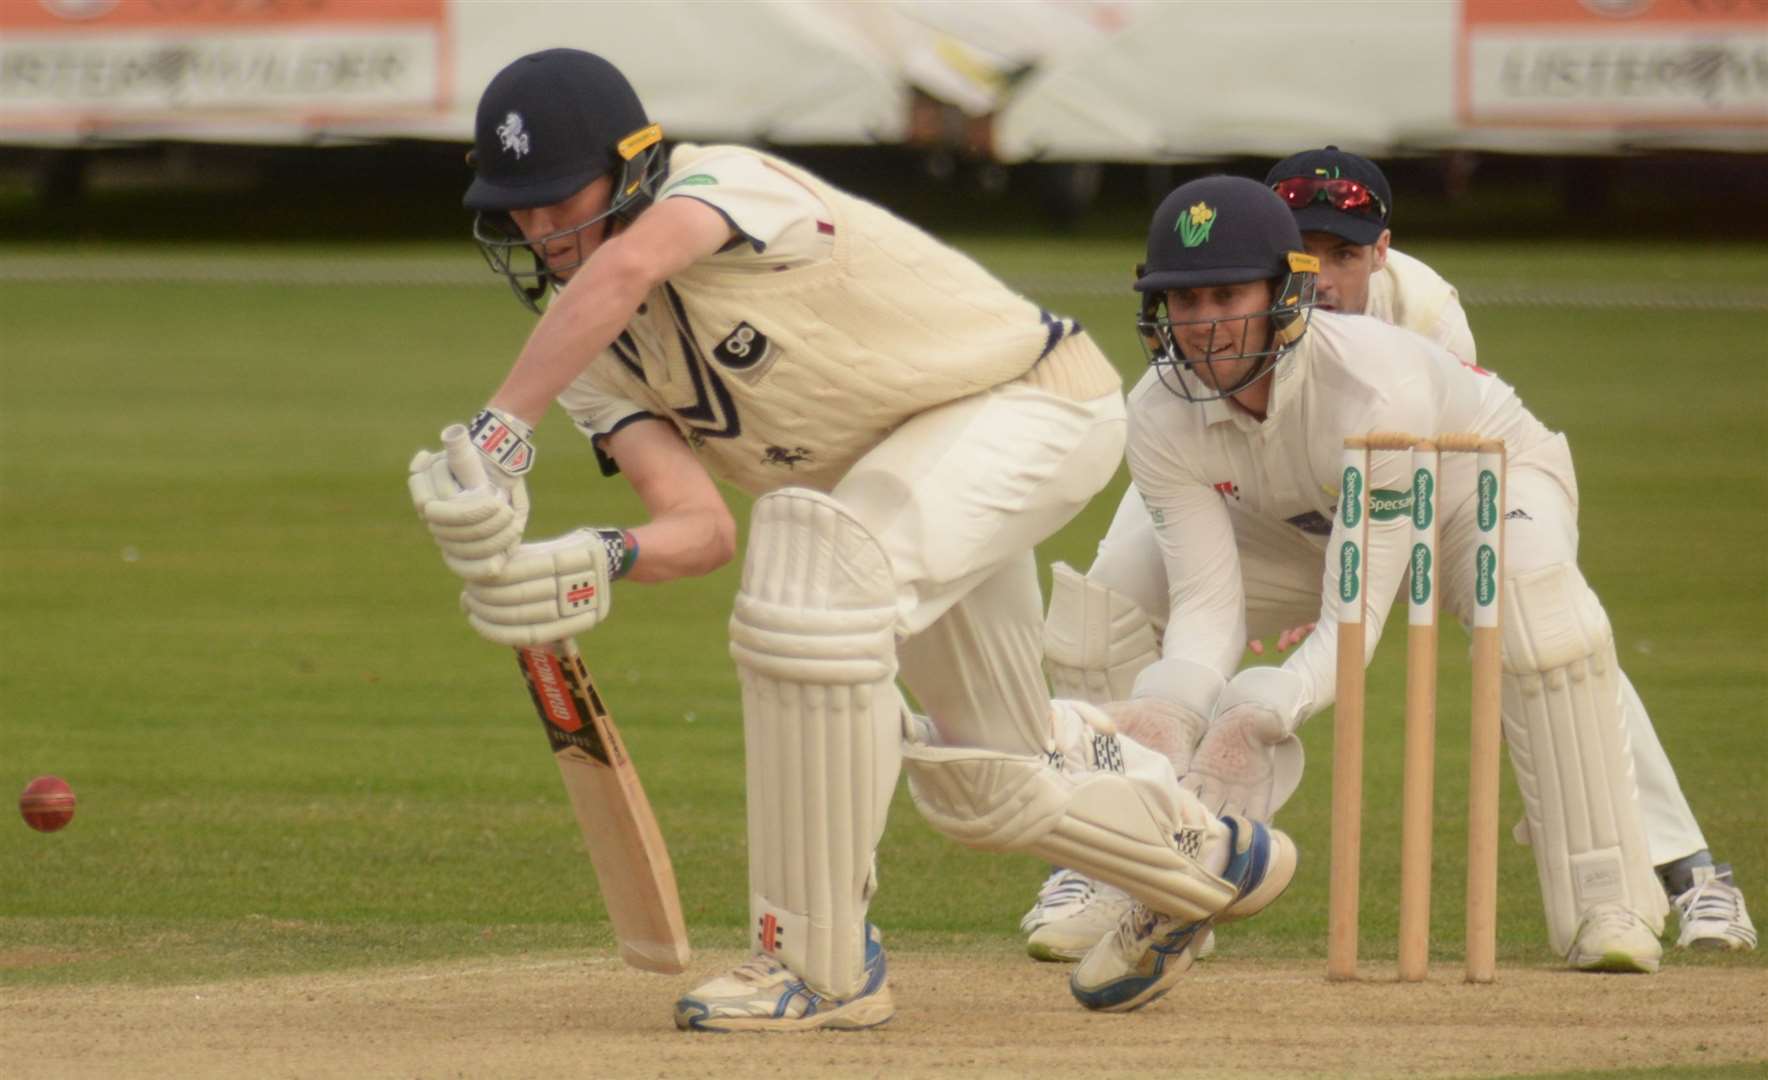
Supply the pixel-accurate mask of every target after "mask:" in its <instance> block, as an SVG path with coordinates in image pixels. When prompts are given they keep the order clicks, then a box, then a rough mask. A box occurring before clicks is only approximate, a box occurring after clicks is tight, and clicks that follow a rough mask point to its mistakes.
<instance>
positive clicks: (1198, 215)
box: [1173, 202, 1216, 248]
mask: <svg viewBox="0 0 1768 1080" xmlns="http://www.w3.org/2000/svg"><path fill="white" fill-rule="evenodd" d="M1215 223H1216V212H1215V208H1214V207H1212V206H1210V205H1209V204H1208V203H1201V202H1200V203H1196V204H1195V205H1193V206H1192V207H1191V209H1190V210H1188V211H1186V212H1185V213H1183V214H1180V215H1179V219H1178V220H1177V221H1175V222H1173V231H1175V232H1177V233H1178V234H1179V240H1180V241H1182V242H1183V243H1184V245H1185V246H1186V247H1188V248H1194V247H1197V246H1198V245H1200V244H1207V243H1209V231H1210V230H1211V229H1213V228H1215Z"/></svg>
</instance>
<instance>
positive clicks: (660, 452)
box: [410, 49, 1296, 1031]
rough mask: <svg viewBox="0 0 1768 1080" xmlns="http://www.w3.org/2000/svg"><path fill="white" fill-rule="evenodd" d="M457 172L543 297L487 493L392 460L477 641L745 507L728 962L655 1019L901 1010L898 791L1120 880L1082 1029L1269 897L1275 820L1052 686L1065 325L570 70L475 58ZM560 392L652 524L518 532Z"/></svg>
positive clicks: (1082, 415) (580, 629)
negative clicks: (732, 490) (890, 890)
mask: <svg viewBox="0 0 1768 1080" xmlns="http://www.w3.org/2000/svg"><path fill="white" fill-rule="evenodd" d="M474 162H475V170H476V172H475V177H474V179H473V182H472V184H471V186H470V187H469V188H468V190H467V193H466V197H465V203H466V205H467V207H468V208H469V209H472V210H474V211H477V219H476V223H475V227H474V231H475V235H476V237H477V240H478V242H479V244H480V246H481V248H482V249H483V251H484V253H485V255H486V257H487V259H488V260H489V261H490V263H491V265H492V266H493V267H494V268H495V269H497V270H499V271H500V272H502V273H503V274H504V275H505V276H506V277H507V278H508V280H509V281H510V283H511V285H512V286H513V287H514V289H515V291H516V294H517V295H518V297H519V298H520V299H521V300H522V301H523V302H524V303H526V304H528V305H529V306H531V307H533V308H535V309H536V310H542V309H543V310H544V314H543V315H542V316H541V318H540V320H539V322H538V323H537V324H536V326H535V328H534V331H533V334H532V335H531V336H530V338H529V339H528V342H527V344H526V346H525V347H524V348H523V349H522V351H521V353H520V355H519V356H518V357H517V359H516V361H515V364H514V366H513V368H512V369H511V370H510V372H509V374H508V376H507V378H505V380H504V381H503V383H502V385H501V386H500V387H499V388H498V389H497V390H496V392H495V393H494V394H493V395H492V397H491V399H490V402H489V404H488V405H487V406H486V408H485V409H484V410H483V411H481V412H480V413H479V414H478V415H477V416H476V417H475V418H474V419H473V420H472V421H471V423H470V424H469V425H468V428H469V430H470V431H471V433H472V435H473V442H474V444H475V445H476V446H477V447H478V449H479V450H480V452H481V453H482V454H483V455H484V457H485V460H486V464H487V466H488V467H489V471H490V473H491V477H492V479H491V482H490V483H489V484H487V485H485V486H479V487H471V488H463V487H462V486H461V484H460V482H459V479H458V478H457V477H455V476H454V475H453V474H452V473H451V472H450V470H449V469H448V467H447V462H446V459H445V457H443V455H441V454H439V453H434V452H427V453H420V454H419V455H418V456H417V457H416V458H415V459H414V460H413V462H412V475H411V478H410V488H411V492H412V495H413V499H414V502H415V504H416V506H417V508H418V512H419V514H420V516H421V517H422V519H423V520H424V521H425V523H426V524H427V525H428V527H429V528H430V530H431V533H432V535H433V536H434V538H435V540H436V542H437V543H438V545H439V546H440V547H441V549H442V553H443V557H444V561H445V562H446V564H447V565H448V566H449V567H450V568H451V569H453V570H454V571H455V572H456V573H457V574H458V576H459V577H460V579H461V582H462V585H463V587H464V591H463V594H462V602H463V606H464V608H465V610H466V612H467V617H468V620H469V622H470V623H471V625H472V626H473V628H474V629H475V630H476V631H477V632H478V633H480V634H481V635H482V636H484V637H486V638H487V639H489V640H491V641H493V642H496V643H499V644H503V645H521V644H532V643H536V642H544V641H549V640H554V639H557V638H561V637H565V636H569V635H574V634H582V633H585V632H588V631H589V630H591V629H593V628H595V627H596V626H598V625H600V624H601V623H602V622H603V621H604V620H606V619H607V618H608V616H609V614H610V604H611V600H612V593H613V590H612V585H613V584H614V583H615V582H622V581H623V582H664V581H670V580H674V579H677V578H683V577H690V576H694V575H699V574H704V573H707V572H709V571H711V570H713V569H715V568H716V567H718V566H720V565H722V564H723V563H725V562H727V561H728V560H729V559H731V558H732V557H733V555H734V551H735V539H734V537H735V535H736V528H735V523H734V521H733V518H732V515H731V511H730V510H729V508H728V507H727V506H726V504H725V503H724V500H723V498H722V496H721V495H720V494H719V489H718V487H717V486H716V484H715V479H716V480H722V481H724V482H726V483H729V484H731V485H733V486H735V487H737V488H739V489H741V490H743V491H744V492H746V493H748V494H750V495H752V496H754V497H755V501H754V505H753V508H752V510H751V513H750V528H749V537H748V548H747V552H746V554H745V558H744V562H743V572H742V579H741V584H740V587H739V588H738V591H737V595H736V597H735V600H734V603H733V607H732V612H731V617H730V623H729V627H730V642H731V643H730V653H731V656H732V658H733V660H734V661H735V663H736V666H737V673H738V676H739V680H740V682H741V685H742V711H743V727H744V737H745V755H744V757H745V769H746V784H747V802H748V812H747V826H748V851H749V876H748V882H747V889H748V896H749V905H750V922H749V928H750V943H751V947H752V949H753V956H752V957H751V958H750V959H748V960H747V961H745V962H744V963H742V964H740V965H738V966H737V967H736V968H735V969H734V970H731V971H729V972H725V973H723V974H720V975H717V976H716V977H713V978H711V979H709V980H707V981H706V982H704V983H702V984H701V985H700V986H698V987H697V988H695V989H693V990H691V991H689V992H688V993H687V994H685V995H684V996H683V997H682V998H681V999H680V1000H679V1001H678V1002H677V1004H676V1007H675V1023H676V1024H677V1026H678V1027H681V1028H683V1029H686V1030H690V1031H732V1030H775V1031H797V1030H809V1029H816V1028H864V1027H871V1026H875V1025H877V1024H881V1023H884V1022H885V1021H887V1020H889V1019H890V1017H891V1015H892V1013H893V1008H894V1007H893V1005H892V1000H891V994H890V988H889V985H888V980H887V975H886V965H885V953H884V949H883V945H882V937H881V934H880V932H879V931H878V929H877V928H876V927H875V926H873V925H871V923H870V922H869V921H868V919H867V910H868V905H869V903H870V901H871V899H872V896H873V895H874V893H875V890H876V888H877V872H876V864H875V860H874V855H875V852H876V848H877V844H878V841H879V838H880V836H881V834H882V832H883V829H884V824H885V812H886V810H887V808H888V806H889V803H890V799H891V795H892V793H893V791H894V790H895V786H896V781H897V777H898V774H899V772H901V771H904V770H906V771H907V773H908V776H909V781H910V786H911V791H912V793H913V795H914V799H915V802H916V805H917V807H918V808H919V809H920V810H921V812H922V813H923V814H925V815H926V816H927V818H928V819H929V820H930V821H931V822H932V823H933V824H934V825H935V826H937V827H938V828H940V829H941V830H943V831H945V832H946V833H948V834H949V835H951V836H953V837H955V838H957V839H959V840H960V841H962V842H964V843H966V844H970V845H972V846H975V847H979V848H984V849H989V850H999V851H1022V852H1029V853H1034V854H1037V855H1039V856H1040V857H1043V858H1046V859H1049V860H1051V861H1054V862H1061V863H1063V864H1064V865H1070V866H1075V867H1077V868H1080V869H1082V870H1083V871H1084V872H1086V873H1088V874H1089V875H1092V876H1094V877H1097V878H1099V879H1101V880H1104V881H1109V882H1112V883H1113V884H1115V885H1117V886H1120V887H1122V888H1124V889H1125V890H1127V892H1128V893H1129V894H1130V895H1131V896H1133V897H1134V903H1132V905H1130V907H1129V909H1128V910H1127V911H1126V912H1125V915H1124V918H1123V923H1122V925H1123V929H1122V932H1121V933H1119V934H1117V935H1114V936H1113V937H1112V938H1111V940H1109V941H1102V942H1101V943H1100V945H1099V947H1098V948H1097V949H1095V950H1094V951H1093V952H1092V953H1090V954H1089V955H1088V956H1087V957H1086V958H1085V959H1084V960H1083V961H1082V962H1081V964H1080V965H1079V966H1078V968H1077V969H1076V971H1075V974H1074V977H1073V978H1072V979H1071V981H1070V989H1071V991H1072V993H1073V995H1074V996H1075V997H1076V998H1077V999H1078V1000H1079V1001H1080V1002H1081V1004H1082V1005H1083V1006H1085V1007H1087V1008H1091V1009H1098V1010H1107V1011H1119V1010H1128V1009H1134V1008H1138V1007H1140V1006H1142V1005H1145V1004H1147V1003H1148V1002H1150V1001H1153V1000H1155V999H1157V998H1158V997H1160V996H1161V995H1162V994H1164V993H1166V992H1167V991H1168V990H1169V989H1170V988H1171V987H1172V985H1173V984H1174V983H1175V982H1176V980H1177V979H1178V978H1179V977H1180V976H1181V975H1182V974H1183V972H1184V970H1185V969H1186V967H1187V966H1188V965H1189V963H1190V960H1191V948H1192V946H1193V944H1194V942H1195V941H1196V940H1197V938H1198V936H1199V935H1200V934H1202V933H1205V932H1207V930H1208V928H1209V927H1210V926H1211V925H1212V924H1213V923H1214V922H1216V921H1220V920H1228V919H1236V918H1244V917H1246V916H1249V915H1252V914H1254V913H1256V912H1257V911H1259V910H1260V909H1262V908H1263V907H1265V906H1267V905H1268V904H1269V903H1271V902H1272V901H1273V900H1274V899H1275V898H1276V896H1277V895H1278V894H1279V893H1281V892H1282V891H1283V889H1284V888H1285V887H1286V886H1287V884H1288V882H1289V880H1290V878H1291V877H1292V876H1293V874H1294V869H1295V862H1296V853H1295V848H1294V845H1293V844H1292V843H1291V842H1290V841H1289V839H1288V837H1286V836H1284V835H1283V834H1282V833H1280V832H1277V831H1275V830H1273V829H1271V828H1269V827H1267V826H1265V825H1262V824H1256V823H1254V822H1251V821H1250V820H1247V819H1244V818H1236V817H1227V818H1221V817H1218V816H1216V815H1214V814H1212V813H1210V812H1209V811H1207V810H1205V809H1204V808H1203V806H1202V803H1201V802H1200V801H1199V800H1198V799H1197V797H1196V796H1195V795H1193V794H1192V793H1190V792H1188V791H1185V790H1184V789H1182V788H1181V787H1180V786H1179V784H1178V780H1177V777H1176V775H1175V774H1174V772H1173V770H1172V766H1171V763H1170V762H1169V761H1168V760H1167V759H1166V757H1165V756H1163V755H1161V754H1158V753H1154V752H1152V751H1148V750H1146V749H1144V748H1142V747H1139V746H1136V745H1134V744H1133V743H1130V742H1128V741H1127V740H1123V739H1120V738H1119V737H1118V736H1117V735H1116V734H1115V733H1114V731H1113V730H1112V727H1111V724H1110V722H1109V720H1108V719H1106V718H1105V717H1104V716H1103V714H1102V713H1100V712H1099V710H1097V709H1095V708H1093V707H1092V706H1090V705H1086V704H1084V703H1070V702H1060V703H1052V701H1051V700H1050V697H1049V693H1048V689H1047V687H1046V685H1045V682H1044V677H1043V673H1042V666H1041V665H1042V654H1043V644H1042V632H1041V631H1042V627H1041V622H1042V614H1041V598H1040V596H1039V592H1038V587H1037V576H1036V567H1035V564H1034V561H1033V546H1034V545H1035V544H1036V543H1037V542H1038V541H1040V540H1042V539H1043V538H1045V537H1047V536H1049V535H1050V534H1051V533H1052V532H1054V531H1055V530H1056V529H1058V528H1060V527H1061V526H1062V525H1063V524H1064V523H1066V522H1067V521H1068V520H1069V519H1070V518H1071V517H1072V516H1073V515H1074V514H1075V513H1076V512H1077V511H1078V510H1079V509H1080V508H1081V507H1082V506H1083V505H1085V503H1086V502H1087V501H1088V500H1089V499H1090V498H1091V497H1092V496H1093V495H1094V494H1095V493H1096V492H1097V491H1098V490H1099V488H1100V487H1101V486H1102V485H1104V483H1105V482H1106V481H1107V480H1108V479H1109V478H1110V476H1111V474H1112V472H1113V471H1114V470H1115V468H1116V465H1117V462H1118V461H1119V460H1120V458H1121V454H1122V448H1123V439H1124V416H1123V398H1122V395H1121V389H1120V383H1119V380H1118V377H1117V375H1116V372H1115V370H1114V369H1113V368H1112V367H1111V365H1110V364H1109V363H1108V362H1107V361H1106V359H1105V357H1104V356H1103V355H1102V354H1101V353H1100V352H1099V350H1098V348H1097V347H1096V346H1094V344H1093V342H1092V341H1091V339H1090V338H1089V337H1088V336H1087V335H1086V333H1085V332H1084V331H1082V330H1081V328H1080V327H1079V326H1078V325H1076V324H1075V323H1074V322H1073V321H1072V320H1069V319H1066V318H1063V317H1061V316H1059V315H1056V314H1053V313H1051V312H1048V311H1043V310H1040V309H1039V308H1038V307H1037V306H1036V305H1034V304H1032V303H1030V302H1029V301H1027V300H1025V299H1024V298H1022V297H1020V296H1018V295H1016V294H1014V293H1013V292H1011V291H1010V290H1008V289H1007V288H1005V287H1004V286H1002V285H1001V284H1000V283H999V282H998V281H996V280H995V279H994V278H993V277H991V276H990V275H989V274H988V273H987V272H985V271H984V270H983V269H982V268H981V267H979V266H978V265H977V264H975V263H974V262H972V261H971V260H970V259H968V258H966V257H965V256H963V255H961V254H960V253H958V252H956V251H954V250H952V249H950V248H948V247H945V246H944V245H942V244H940V243H939V242H937V241H936V240H934V239H932V238H931V237H929V236H927V235H926V234H925V233H922V232H920V231H919V230H917V229H915V228H914V227H912V226H910V225H909V224H907V223H906V222H904V221H902V220H900V219H898V218H897V217H895V216H893V215H892V214H890V213H888V212H886V211H885V210H883V209H881V208H879V207H877V206H875V205H872V204H871V203H868V202H865V201H862V200H860V199H858V198H855V197H853V196H852V195H849V194H847V193H845V192H843V191H841V190H839V189H837V188H835V187H833V186H831V185H829V184H827V183H825V182H824V181H822V180H821V179H819V178H818V177H816V176H814V175H812V174H810V173H809V172H806V171H805V170H803V169H800V168H798V167H796V166H794V165H792V164H790V163H788V162H786V161H783V160H781V159H779V158H776V157H773V156H771V155H768V154H764V153H760V152H758V151H754V150H750V149H746V148H741V147H735V146H692V145H680V146H676V147H674V148H673V149H666V148H665V146H664V144H663V142H662V133H661V129H660V128H659V127H658V126H657V125H656V124H655V123H653V122H652V121H651V120H650V119H649V118H648V117H647V115H646V114H645V111H644V108H643V105H642V104H641V102H640V100H639V98H638V96H637V94H636V93H635V92H634V90H633V88H632V86H631V85H630V84H629V83H628V81H627V80H626V78H625V77H624V76H623V75H622V74H621V73H620V72H619V70H618V69H617V68H615V67H614V65H612V64H610V63H609V62H607V61H606V60H604V59H602V58H600V57H598V56H594V55H592V54H589V53H585V52H580V51H577V50H571V49H552V50H547V51H544V52H539V53H534V54H532V55H529V56H525V57H522V58H520V59H518V60H516V61H515V62H514V63H512V64H510V65H509V66H508V67H506V68H504V69H503V70H502V71H501V72H499V73H498V74H497V76H496V77H495V78H494V79H493V80H492V81H491V83H490V85H489V86H488V88H487V89H486V91H485V93H484V95H483V97H482V98H481V100H480V103H479V108H478V115H477V120H476V127H475V145H474ZM555 400H556V401H558V403H559V404H560V405H561V406H562V407H563V408H564V410H565V412H566V413H567V414H568V415H569V416H570V417H571V420H572V422H573V423H574V424H575V425H576V427H577V428H578V430H580V431H581V432H582V433H583V434H584V435H585V436H587V437H588V439H589V440H590V443H591V445H592V446H593V447H594V449H595V454H596V457H597V459H598V460H599V462H600V464H601V467H602V470H603V472H604V473H606V474H609V475H611V474H614V473H619V474H621V475H623V476H624V477H625V478H626V480H627V482H628V483H630V484H631V485H632V487H633V489H634V491H635V492H636V493H637V494H638V496H639V498H640V500H641V502H642V503H643V504H644V506H645V508H646V510H647V513H648V520H646V521H644V522H641V523H636V524H630V525H628V526H625V527H620V526H602V527H593V528H585V529H579V530H576V531H574V532H571V533H568V534H566V535H564V536H561V537H557V538H554V539H550V540H530V539H528V538H527V537H526V536H525V535H524V531H525V526H526V518H527V512H528V507H529V503H528V496H527V493H526V486H525V478H526V475H527V474H528V472H529V471H530V470H531V469H532V468H533V467H534V463H535V460H536V455H535V449H534V445H533V427H534V425H535V424H536V423H537V422H538V421H539V420H540V418H541V416H542V415H543V414H544V413H545V411H546V410H547V408H548V407H549V405H550V404H551V403H552V402H553V401H555ZM899 679H900V680H901V683H902V684H903V685H905V686H906V687H907V688H908V689H909V690H910V691H912V692H913V693H914V695H915V697H916V698H917V700H918V702H919V703H920V705H921V706H922V708H923V709H924V711H925V712H926V714H927V716H928V720H929V722H928V723H927V724H926V725H925V726H922V725H920V724H918V723H916V722H914V721H913V720H912V719H911V718H910V717H909V716H908V713H907V711H906V709H905V708H904V703H903V698H902V695H901V693H900V691H899V689H898V680H899Z"/></svg>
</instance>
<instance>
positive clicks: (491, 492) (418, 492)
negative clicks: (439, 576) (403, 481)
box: [407, 409, 534, 581]
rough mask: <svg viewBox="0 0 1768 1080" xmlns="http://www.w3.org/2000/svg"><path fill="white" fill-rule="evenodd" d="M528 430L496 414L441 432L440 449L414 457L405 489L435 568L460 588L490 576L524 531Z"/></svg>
mask: <svg viewBox="0 0 1768 1080" xmlns="http://www.w3.org/2000/svg"><path fill="white" fill-rule="evenodd" d="M532 434H533V431H532V429H531V428H529V427H528V425H526V424H524V423H522V422H521V421H520V420H518V419H516V418H515V417H513V416H510V415H509V414H507V413H504V412H502V411H501V410H498V409H485V410H483V411H481V412H480V413H479V415H478V416H475V417H474V418H473V420H472V423H471V424H469V425H467V426H465V427H461V426H460V425H455V426H453V427H450V428H447V429H445V430H444V431H443V432H442V441H443V446H444V448H443V449H442V450H441V451H440V452H437V451H424V450H420V451H418V453H417V455H416V456H415V457H413V458H412V459H411V466H410V474H411V475H410V478H409V480H408V482H407V486H408V487H409V489H410V491H411V502H412V505H413V506H414V507H416V509H417V512H418V517H419V518H421V519H422V520H423V522H424V525H425V526H426V527H427V528H428V529H429V530H430V535H431V536H433V537H434V538H435V540H436V545H437V546H438V547H440V548H441V549H442V561H443V562H445V563H447V564H448V568H449V569H450V570H453V571H454V572H455V573H456V574H458V575H459V576H460V577H461V578H462V579H464V580H466V581H485V580H489V579H490V578H492V577H495V576H496V574H497V573H498V571H499V570H501V569H502V568H503V565H504V563H505V561H506V560H507V559H508V557H509V555H510V553H511V552H512V551H514V549H515V548H516V545H518V544H520V543H521V542H522V532H523V530H524V529H526V528H527V526H528V487H527V484H526V483H524V480H523V478H524V477H525V475H526V474H527V472H528V470H529V469H530V468H532V467H533V464H534V446H533V444H532V443H531V442H529V436H530V435H532Z"/></svg>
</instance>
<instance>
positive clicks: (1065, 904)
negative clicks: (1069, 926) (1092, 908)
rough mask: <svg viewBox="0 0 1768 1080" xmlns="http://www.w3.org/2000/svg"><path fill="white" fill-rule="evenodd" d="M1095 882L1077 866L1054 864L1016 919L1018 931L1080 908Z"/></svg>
mask: <svg viewBox="0 0 1768 1080" xmlns="http://www.w3.org/2000/svg"><path fill="white" fill-rule="evenodd" d="M1096 885H1097V882H1095V881H1094V880H1093V879H1092V878H1090V877H1088V876H1086V875H1085V874H1083V873H1081V872H1080V871H1079V870H1064V869H1062V868H1061V867H1057V868H1056V869H1054V870H1051V871H1050V876H1049V877H1047V878H1045V879H1044V883H1043V884H1042V885H1041V886H1039V887H1038V890H1037V899H1036V900H1035V901H1033V902H1032V905H1031V910H1030V911H1027V912H1026V913H1025V914H1024V915H1023V916H1021V917H1020V919H1019V932H1020V933H1021V934H1029V933H1032V932H1033V931H1035V930H1037V928H1038V927H1040V926H1043V925H1044V924H1045V923H1051V922H1056V921H1057V920H1060V919H1066V918H1068V917H1069V916H1071V915H1074V914H1075V913H1076V912H1078V911H1080V910H1081V909H1082V908H1084V907H1086V904H1087V901H1088V900H1089V899H1090V898H1091V897H1092V895H1093V890H1094V888H1095V886H1096Z"/></svg>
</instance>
